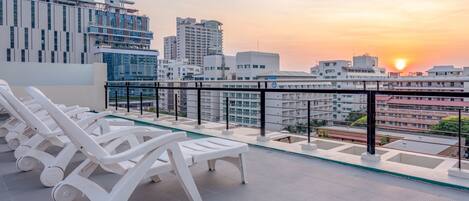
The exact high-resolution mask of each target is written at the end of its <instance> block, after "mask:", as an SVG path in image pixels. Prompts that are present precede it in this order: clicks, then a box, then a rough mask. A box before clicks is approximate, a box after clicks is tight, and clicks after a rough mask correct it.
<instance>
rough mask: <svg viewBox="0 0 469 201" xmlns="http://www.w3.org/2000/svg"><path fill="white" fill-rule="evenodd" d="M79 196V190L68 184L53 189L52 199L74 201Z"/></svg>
mask: <svg viewBox="0 0 469 201" xmlns="http://www.w3.org/2000/svg"><path fill="white" fill-rule="evenodd" d="M79 195H80V191H79V190H77V189H76V188H73V187H72V186H70V185H67V184H61V183H59V184H58V185H56V186H55V187H54V188H53V189H52V199H54V200H55V201H73V200H74V199H75V198H76V197H78V196H79Z"/></svg>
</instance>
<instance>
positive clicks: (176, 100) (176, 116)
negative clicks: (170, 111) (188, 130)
mask: <svg viewBox="0 0 469 201" xmlns="http://www.w3.org/2000/svg"><path fill="white" fill-rule="evenodd" d="M174 116H175V118H176V121H178V94H174Z"/></svg>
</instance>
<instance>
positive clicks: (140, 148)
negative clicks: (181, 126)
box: [97, 132, 186, 165]
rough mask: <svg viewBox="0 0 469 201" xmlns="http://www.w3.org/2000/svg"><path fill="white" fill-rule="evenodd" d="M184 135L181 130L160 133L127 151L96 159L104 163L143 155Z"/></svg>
mask: <svg viewBox="0 0 469 201" xmlns="http://www.w3.org/2000/svg"><path fill="white" fill-rule="evenodd" d="M185 137H186V135H185V133H183V132H176V133H172V134H171V135H162V136H160V137H157V138H153V139H151V140H148V141H146V142H144V143H142V144H139V145H137V146H135V147H133V148H131V149H129V150H127V151H124V152H121V153H118V154H114V155H111V156H106V157H103V158H98V159H97V160H99V161H101V162H102V163H103V164H105V165H110V164H116V163H119V162H123V161H128V160H131V159H134V158H137V157H139V156H142V155H145V154H147V153H149V152H152V151H154V150H155V149H158V148H160V147H161V146H164V145H167V144H169V143H176V142H178V141H181V140H183V139H184V138H185Z"/></svg>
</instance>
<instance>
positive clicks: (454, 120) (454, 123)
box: [431, 116, 469, 139]
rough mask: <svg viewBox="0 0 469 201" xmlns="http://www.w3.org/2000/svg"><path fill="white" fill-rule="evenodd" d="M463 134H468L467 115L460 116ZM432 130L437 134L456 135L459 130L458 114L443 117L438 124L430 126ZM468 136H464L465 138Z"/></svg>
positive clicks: (468, 119) (468, 120) (468, 122)
mask: <svg viewBox="0 0 469 201" xmlns="http://www.w3.org/2000/svg"><path fill="white" fill-rule="evenodd" d="M461 121H462V129H461V132H462V133H463V134H469V117H468V116H463V117H461ZM431 130H432V132H433V133H434V134H437V135H447V136H457V133H458V131H459V117H458V116H449V117H446V118H443V119H442V120H441V121H440V122H439V123H438V124H436V125H434V126H432V128H431ZM468 137H469V136H466V139H467V138H468Z"/></svg>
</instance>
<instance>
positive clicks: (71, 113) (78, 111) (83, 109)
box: [66, 107, 90, 117]
mask: <svg viewBox="0 0 469 201" xmlns="http://www.w3.org/2000/svg"><path fill="white" fill-rule="evenodd" d="M89 111H90V109H89V108H86V107H78V108H76V109H74V110H71V111H68V112H66V113H67V115H68V116H69V117H74V116H77V115H79V114H81V113H85V112H89Z"/></svg>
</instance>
